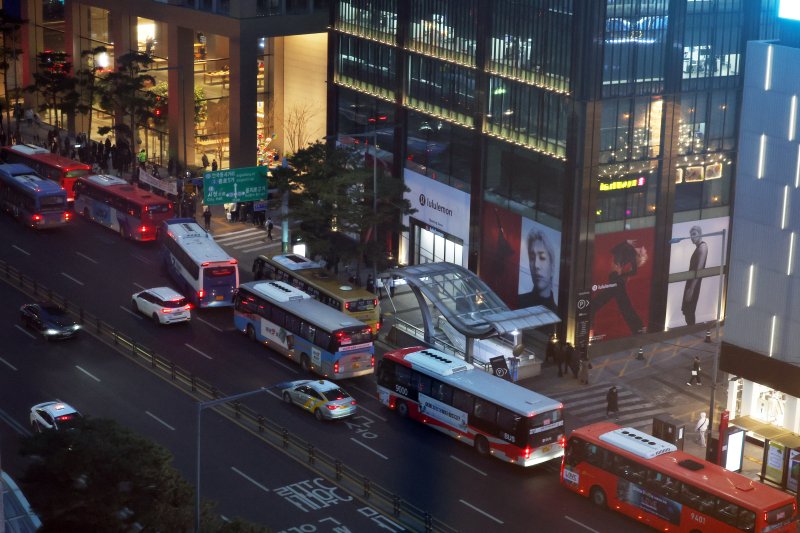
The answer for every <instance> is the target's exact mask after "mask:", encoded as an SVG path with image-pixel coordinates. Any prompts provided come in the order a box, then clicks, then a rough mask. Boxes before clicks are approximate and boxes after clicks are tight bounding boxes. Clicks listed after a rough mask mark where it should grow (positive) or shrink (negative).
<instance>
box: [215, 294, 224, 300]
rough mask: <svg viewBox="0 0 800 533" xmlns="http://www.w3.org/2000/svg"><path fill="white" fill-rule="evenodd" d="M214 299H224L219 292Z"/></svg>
mask: <svg viewBox="0 0 800 533" xmlns="http://www.w3.org/2000/svg"><path fill="white" fill-rule="evenodd" d="M214 299H215V300H224V299H225V297H224V296H222V295H221V294H220V295H219V296H217V297H215V298H214Z"/></svg>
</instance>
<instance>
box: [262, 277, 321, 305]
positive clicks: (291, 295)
mask: <svg viewBox="0 0 800 533" xmlns="http://www.w3.org/2000/svg"><path fill="white" fill-rule="evenodd" d="M253 289H254V290H257V291H258V292H260V293H261V294H265V295H269V297H270V298H272V299H273V300H276V301H278V302H288V301H291V300H305V299H306V298H311V295H310V294H308V293H305V292H303V291H301V290H300V289H298V288H297V287H292V286H291V285H289V284H288V283H284V282H283V281H262V282H260V283H257V284H255V285H253Z"/></svg>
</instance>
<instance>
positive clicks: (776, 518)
mask: <svg viewBox="0 0 800 533" xmlns="http://www.w3.org/2000/svg"><path fill="white" fill-rule="evenodd" d="M561 484H562V485H564V486H565V487H567V488H569V489H570V490H573V491H575V492H577V493H579V494H582V495H584V496H588V497H589V498H591V500H592V502H594V503H595V504H596V505H598V506H599V507H604V508H605V507H610V508H611V509H614V510H615V511H619V512H621V513H623V514H626V515H628V516H630V517H632V518H635V519H636V520H639V521H640V522H643V523H645V524H647V525H649V526H651V527H653V528H655V529H659V530H661V531H669V532H687V533H688V532H691V533H702V532H714V533H724V532H728V531H730V532H733V531H750V532H767V531H769V532H772V533H776V532H787V533H788V532H790V531H791V532H792V533H797V503H796V501H795V498H794V496H793V495H791V494H788V493H786V492H783V491H780V490H778V489H776V488H773V487H769V486H767V485H764V484H763V483H759V482H758V481H755V480H753V479H750V478H748V477H746V476H743V475H741V474H737V473H736V472H731V471H730V470H725V469H724V468H722V467H721V466H719V465H716V464H714V463H710V462H708V461H704V460H702V459H699V458H697V457H695V456H693V455H690V454H688V453H684V452H682V451H678V449H677V448H676V447H675V445H674V444H670V443H668V442H665V441H663V440H661V439H657V438H655V437H653V436H651V435H648V434H647V433H644V432H642V431H639V430H637V429H633V428H623V427H620V426H618V425H616V424H613V423H611V422H598V423H596V424H592V425H589V426H585V427H582V428H579V429H576V430H575V431H573V432H572V433H571V434H570V436H569V439H568V440H567V445H566V450H565V452H564V459H563V460H562V463H561Z"/></svg>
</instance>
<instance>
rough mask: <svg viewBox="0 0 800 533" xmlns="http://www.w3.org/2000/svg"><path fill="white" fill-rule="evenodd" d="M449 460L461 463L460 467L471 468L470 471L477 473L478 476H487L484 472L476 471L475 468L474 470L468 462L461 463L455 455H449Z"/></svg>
mask: <svg viewBox="0 0 800 533" xmlns="http://www.w3.org/2000/svg"><path fill="white" fill-rule="evenodd" d="M450 459H452V460H453V461H456V462H457V463H461V464H462V465H464V466H466V467H467V468H471V469H472V470H474V471H475V472H477V473H479V474H480V475H482V476H486V475H488V474H487V473H486V472H484V471H483V470H478V469H477V468H475V467H474V466H472V465H471V464H469V463H468V462H466V461H462V460H461V459H459V458H458V457H456V456H455V455H451V456H450Z"/></svg>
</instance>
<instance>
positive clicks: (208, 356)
mask: <svg viewBox="0 0 800 533" xmlns="http://www.w3.org/2000/svg"><path fill="white" fill-rule="evenodd" d="M184 346H186V347H187V348H189V349H190V350H193V351H195V352H197V353H199V354H200V355H202V356H203V357H205V358H206V359H214V358H213V357H211V356H210V355H208V354H205V353H203V352H201V351H200V350H198V349H197V348H195V347H194V346H192V345H191V344H189V343H186V344H184Z"/></svg>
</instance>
